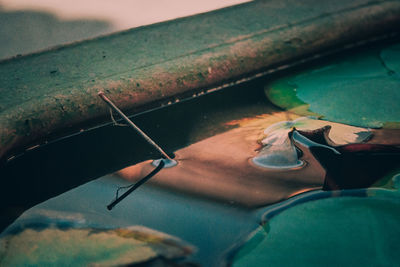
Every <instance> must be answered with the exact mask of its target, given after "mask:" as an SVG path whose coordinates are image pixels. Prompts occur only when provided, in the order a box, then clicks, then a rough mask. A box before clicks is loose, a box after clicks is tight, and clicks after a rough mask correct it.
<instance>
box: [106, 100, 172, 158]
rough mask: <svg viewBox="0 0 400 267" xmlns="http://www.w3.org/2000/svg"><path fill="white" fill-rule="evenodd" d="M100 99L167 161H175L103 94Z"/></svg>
mask: <svg viewBox="0 0 400 267" xmlns="http://www.w3.org/2000/svg"><path fill="white" fill-rule="evenodd" d="M98 95H99V97H100V98H101V99H102V100H103V101H104V102H106V103H107V105H108V106H110V108H112V109H113V110H115V111H116V112H117V113H118V114H119V115H120V116H121V118H122V119H123V120H124V121H125V122H126V123H128V125H129V126H131V127H132V128H133V129H134V130H135V131H136V132H138V133H139V134H140V135H141V136H142V137H143V138H144V139H145V140H146V141H147V142H148V143H149V144H150V145H152V146H153V147H154V148H155V149H157V150H158V151H159V152H160V153H161V154H162V155H163V156H164V157H165V158H166V159H168V160H170V161H173V159H171V157H170V156H168V154H167V153H166V152H165V151H164V150H163V149H162V148H161V147H160V146H159V145H157V144H156V142H154V141H153V140H152V139H151V138H150V137H149V136H148V135H147V134H146V133H144V132H143V131H142V130H141V129H140V128H139V127H137V126H136V124H134V123H133V122H132V121H131V120H130V119H129V118H128V117H127V116H126V115H125V114H124V113H123V112H122V111H121V110H120V109H119V108H118V107H117V106H116V105H115V104H114V103H113V102H112V101H111V100H110V99H109V98H108V97H107V96H106V95H105V94H104V93H103V92H99V93H98Z"/></svg>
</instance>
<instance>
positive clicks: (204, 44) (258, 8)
mask: <svg viewBox="0 0 400 267" xmlns="http://www.w3.org/2000/svg"><path fill="white" fill-rule="evenodd" d="M399 22H400V2H399V1H367V0H357V1H345V0H339V1H335V2H331V1H313V0H309V1H295V0H285V1H278V0H273V1H255V2H250V3H246V4H242V5H239V6H234V7H230V8H225V9H221V10H217V11H214V12H210V13H205V14H200V15H197V16H192V17H188V18H183V19H178V20H173V21H169V22H165V23H160V24H155V25H151V26H146V27H141V28H136V29H132V30H129V31H125V32H121V33H116V34H113V35H110V36H104V37H101V38H97V39H93V40H88V41H84V42H79V43H75V44H71V45H67V46H64V47H58V48H54V49H52V50H49V51H45V52H41V53H37V54H31V55H27V56H23V57H17V58H12V59H8V60H5V61H2V62H0V77H1V78H0V158H4V157H6V156H7V155H10V154H11V153H12V152H13V151H16V150H18V149H23V148H26V147H27V146H28V145H33V144H36V143H38V142H42V141H43V140H45V139H46V138H47V137H48V136H49V135H54V134H60V133H62V132H65V131H66V130H68V131H76V130H79V127H81V126H82V125H87V124H88V123H90V122H91V123H93V121H94V120H96V122H101V121H105V120H106V119H107V120H108V118H107V117H106V116H107V113H108V109H107V108H106V107H105V106H104V103H102V102H101V100H100V99H99V98H98V97H97V93H98V92H99V91H104V92H105V93H106V94H107V95H108V96H109V97H110V98H111V99H112V100H113V101H115V103H116V104H117V105H118V106H120V107H121V108H122V109H123V110H130V111H134V112H137V111H143V110H145V109H146V108H148V107H149V105H150V104H152V105H153V106H154V105H156V104H157V105H159V104H160V101H162V100H166V99H168V98H174V97H179V96H181V95H183V94H189V93H190V94H192V93H193V92H194V91H196V90H202V89H209V88H214V87H216V86H220V85H223V84H225V83H227V82H230V81H235V80H237V79H240V78H242V77H245V76H249V75H253V74H256V73H260V72H263V71H265V70H267V69H268V68H271V67H274V66H275V67H276V66H280V65H282V64H286V63H287V62H288V61H291V60H295V59H298V58H301V57H305V56H307V55H312V54H315V53H319V52H321V51H326V50H328V49H335V48H339V47H343V46H345V45H348V44H352V43H354V42H357V41H360V40H365V39H368V38H373V37H375V36H378V35H382V34H385V33H390V32H394V31H397V30H398V29H399Z"/></svg>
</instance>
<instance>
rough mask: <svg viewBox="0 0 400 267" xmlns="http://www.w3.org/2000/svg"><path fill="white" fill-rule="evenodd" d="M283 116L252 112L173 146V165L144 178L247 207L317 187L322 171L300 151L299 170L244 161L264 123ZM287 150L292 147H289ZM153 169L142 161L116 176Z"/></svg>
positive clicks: (137, 175)
mask: <svg viewBox="0 0 400 267" xmlns="http://www.w3.org/2000/svg"><path fill="white" fill-rule="evenodd" d="M287 115H288V114H285V112H278V113H272V114H266V115H263V116H258V117H256V118H255V119H253V120H247V123H242V125H241V126H240V127H238V128H235V129H232V130H229V131H226V132H225V133H222V134H218V135H215V136H213V137H210V138H207V139H204V140H202V141H200V142H197V143H195V144H192V145H190V146H188V147H185V148H183V149H180V150H177V151H176V152H175V155H176V157H175V159H176V160H177V161H178V165H177V166H175V167H173V168H169V169H164V170H162V171H160V172H159V173H158V174H157V175H156V176H154V178H152V180H150V181H149V182H150V183H153V184H157V185H159V186H164V187H168V188H172V189H174V190H178V191H184V192H189V193H190V194H196V195H201V196H204V197H207V198H212V199H218V200H221V201H225V202H231V203H238V204H241V205H245V206H253V207H254V206H261V205H266V204H271V203H275V202H278V201H281V200H284V199H286V198H288V197H289V196H291V195H293V194H294V193H295V192H299V191H304V190H313V189H319V188H322V185H323V183H324V177H325V172H324V170H323V169H322V168H321V166H320V165H319V164H318V162H316V161H315V159H314V158H313V157H311V156H310V155H304V157H303V160H305V161H307V162H308V164H306V165H305V166H304V167H302V168H294V169H290V168H287V169H276V168H263V167H258V166H255V165H253V164H251V163H250V162H251V159H252V158H254V157H255V156H256V155H258V154H259V152H257V150H258V148H259V147H260V145H259V142H258V141H259V138H260V136H261V135H262V132H263V130H264V129H265V127H268V126H269V125H270V124H271V123H272V122H276V121H279V119H280V118H282V117H286V116H287ZM245 121H246V120H245ZM236 123H239V124H240V123H241V122H236ZM260 128H261V129H260ZM287 139H288V138H287ZM288 142H290V140H289V139H288ZM288 148H289V149H293V150H294V147H293V146H292V145H288ZM261 153H263V152H261ZM294 153H296V151H294ZM296 159H297V154H296ZM153 168H154V167H153V166H152V165H151V164H150V163H149V161H145V162H142V163H140V164H136V165H133V166H131V167H128V168H125V169H123V170H121V171H119V172H118V173H117V174H118V175H119V176H120V177H123V178H124V179H127V180H130V181H136V180H138V179H140V178H142V177H143V176H144V175H146V174H147V173H148V172H150V171H151V170H152V169H153Z"/></svg>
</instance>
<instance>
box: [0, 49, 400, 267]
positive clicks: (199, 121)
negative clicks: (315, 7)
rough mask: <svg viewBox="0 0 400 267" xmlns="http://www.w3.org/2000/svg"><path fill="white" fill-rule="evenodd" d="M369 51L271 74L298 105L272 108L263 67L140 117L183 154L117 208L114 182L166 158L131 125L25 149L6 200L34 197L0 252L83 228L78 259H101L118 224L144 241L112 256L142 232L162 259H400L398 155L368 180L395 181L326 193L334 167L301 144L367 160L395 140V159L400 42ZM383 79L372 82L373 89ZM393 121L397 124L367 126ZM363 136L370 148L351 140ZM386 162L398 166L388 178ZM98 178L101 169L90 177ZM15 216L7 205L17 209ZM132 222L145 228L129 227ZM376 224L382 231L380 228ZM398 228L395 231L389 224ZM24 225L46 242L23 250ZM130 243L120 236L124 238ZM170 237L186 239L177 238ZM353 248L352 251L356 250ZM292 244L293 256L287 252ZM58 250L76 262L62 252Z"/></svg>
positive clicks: (276, 88) (11, 253)
mask: <svg viewBox="0 0 400 267" xmlns="http://www.w3.org/2000/svg"><path fill="white" fill-rule="evenodd" d="M363 53H364V54H360V55H358V56H351V58H350V59H348V60H347V61H344V62H334V63H332V64H330V65H328V66H327V67H324V68H317V69H315V70H313V71H310V72H307V73H304V74H297V75H295V76H291V77H289V78H284V79H281V80H278V81H276V82H272V83H269V84H270V87H269V88H272V89H270V91H268V93H267V95H268V96H270V97H271V99H272V101H273V102H274V103H277V104H278V105H280V106H282V107H284V108H288V109H292V108H294V109H292V110H289V111H284V110H282V109H279V108H277V107H275V106H273V105H272V104H271V103H270V102H269V100H268V99H267V98H266V97H265V95H264V88H263V86H264V84H265V83H266V79H265V78H263V79H260V80H257V81H255V82H251V83H248V84H245V85H240V86H236V87H235V88H229V90H224V91H220V92H216V93H214V94H212V95H211V94H210V95H206V96H203V97H200V98H197V99H191V100H187V101H181V102H180V103H178V104H174V105H171V106H166V107H164V108H162V109H159V110H153V111H151V112H149V113H143V114H139V115H135V116H133V117H132V120H134V121H135V123H137V124H138V125H139V126H140V127H141V128H142V129H143V130H144V131H145V132H146V133H147V134H148V135H149V136H151V137H152V138H153V139H154V140H155V141H156V142H157V143H158V144H159V145H160V146H162V147H163V148H165V149H166V150H167V151H168V152H173V153H174V154H175V160H176V161H177V163H178V164H177V165H176V166H170V167H169V168H164V169H162V170H161V171H160V172H159V173H158V174H156V176H155V177H153V178H152V179H150V181H149V182H148V183H147V184H144V185H143V186H141V187H140V188H138V189H137V190H136V191H135V192H134V193H133V194H131V195H129V196H128V197H127V198H125V199H124V200H123V201H121V202H120V203H119V204H118V205H116V206H115V207H114V209H112V210H111V211H108V210H107V208H106V207H107V205H108V204H109V203H110V202H111V201H112V200H113V199H114V198H115V194H116V192H117V190H118V189H119V188H120V187H125V186H128V185H129V184H130V183H132V182H135V181H137V180H139V179H141V178H143V177H144V176H145V175H147V174H148V173H149V172H151V171H152V170H153V169H154V168H155V167H154V164H152V161H153V160H154V159H158V158H159V154H158V153H157V152H156V151H154V149H152V148H151V147H149V146H148V145H147V144H145V143H144V142H143V140H142V139H141V137H140V136H137V135H136V134H135V133H134V132H132V131H131V129H129V128H128V127H120V126H112V125H106V126H103V127H100V128H97V129H92V130H83V131H82V132H81V133H80V134H78V135H74V136H70V137H69V138H65V139H61V140H58V141H57V142H49V144H48V145H46V146H43V147H38V148H35V149H32V150H29V151H27V152H26V153H25V154H24V155H22V156H20V157H18V156H17V157H15V159H13V160H10V162H9V163H8V165H7V166H6V168H5V169H4V170H2V174H4V175H5V176H6V177H7V178H8V180H7V181H8V184H7V187H4V188H3V189H2V192H3V194H1V200H2V201H3V203H4V206H5V207H6V208H9V209H11V210H13V209H16V208H20V209H22V210H24V209H27V208H30V207H32V208H30V209H29V210H27V211H25V212H24V213H23V214H22V215H21V216H20V217H19V218H18V219H17V220H16V221H15V222H13V223H12V224H11V225H9V227H8V228H7V229H6V230H5V231H3V232H2V233H1V235H0V242H1V243H0V255H2V258H3V259H6V260H8V262H13V261H12V260H13V259H14V260H15V259H18V260H19V259H21V261H20V262H21V265H23V264H24V263H26V262H31V260H30V258H29V257H30V256H32V257H36V255H39V254H43V253H45V252H46V251H47V250H51V249H52V246H57V244H56V243H57V241H56V238H52V237H50V236H58V237H60V240H64V239H68V238H69V236H76V238H78V239H79V238H81V237H82V236H85V235H86V236H90V238H93V240H92V241H93V242H88V243H85V242H82V244H83V243H85V244H86V245H85V246H86V247H85V249H83V250H82V251H85V253H86V254H85V255H83V254H82V257H83V258H85V260H87V259H89V262H100V263H102V262H106V263H107V260H108V259H103V258H101V259H100V260H99V259H97V258H96V259H95V258H91V257H92V256H93V255H94V254H96V253H94V252H93V251H98V252H99V253H103V252H104V251H106V249H104V247H103V245H104V244H102V242H100V241H99V239H98V238H104V240H108V239H107V238H111V239H113V238H115V236H112V235H110V234H111V233H112V234H114V233H116V232H118V233H120V232H121V231H123V232H124V233H126V234H127V236H129V237H133V239H134V241H132V240H128V241H127V240H123V242H122V243H119V241H115V240H114V239H113V240H114V241H115V244H118V245H116V246H115V247H113V248H115V250H113V251H114V252H115V253H116V254H113V257H114V258H113V259H115V258H119V257H118V253H119V252H121V253H122V250H123V251H125V248H126V247H125V243H124V242H134V243H135V245H140V246H141V249H143V251H145V252H146V253H148V254H146V253H145V252H143V253H140V255H139V256H140V257H139V258H138V261H137V262H143V261H146V260H151V259H160V257H161V258H162V259H164V260H173V262H174V263H176V262H177V263H188V262H192V263H196V264H200V265H202V266H221V265H226V264H230V263H232V264H233V265H235V266H251V264H254V266H256V265H257V266H259V265H260V262H263V264H265V262H269V263H270V264H271V265H274V264H278V263H282V264H280V265H284V263H287V264H292V263H298V262H299V263H300V265H301V264H302V263H304V264H310V265H313V264H314V263H321V262H323V261H322V260H323V259H328V258H329V257H330V256H332V253H331V252H332V251H336V250H337V251H336V254H335V255H336V256H337V257H338V258H337V259H336V258H335V260H333V261H332V262H333V263H336V264H345V263H352V261H353V260H354V259H355V260H360V262H362V261H363V259H362V258H361V257H362V255H363V253H364V254H365V253H371V255H374V257H376V258H374V260H375V259H376V261H377V263H382V262H381V261H380V260H381V258H379V257H382V255H383V256H384V257H385V259H384V260H385V261H384V263H391V262H393V261H395V260H398V257H397V256H396V255H397V254H396V255H394V254H393V251H394V250H391V249H390V248H391V247H395V243H394V240H397V239H393V238H394V237H395V238H398V237H400V234H399V233H398V232H397V231H395V229H394V228H395V225H396V224H398V223H399V221H400V218H399V217H398V216H397V215H396V214H397V212H396V211H397V210H398V208H399V203H400V202H399V201H398V200H399V199H400V198H399V193H398V191H397V189H398V186H397V184H398V179H397V178H396V179H397V180H396V179H392V178H393V175H392V174H393V171H394V170H395V169H396V168H397V167H398V166H397V165H396V164H397V162H395V160H393V162H395V164H394V165H393V166H391V165H390V166H389V165H388V167H387V168H386V169H385V172H384V173H383V174H381V175H380V176H379V177H373V178H374V180H371V181H368V182H369V184H361V186H360V187H369V186H371V185H372V186H374V187H376V186H380V187H384V188H386V189H376V188H375V189H352V190H340V191H322V188H323V187H324V186H325V183H326V177H327V173H328V174H332V173H329V171H330V169H329V168H327V167H326V165H324V163H321V161H320V160H321V159H322V158H323V157H320V158H319V157H318V155H316V154H314V152H315V151H313V150H312V149H309V147H307V146H302V145H304V144H305V143H307V142H308V144H311V145H310V146H314V145H316V146H318V147H320V148H324V149H328V151H330V152H332V151H340V153H342V154H343V153H345V152H346V153H347V152H348V153H353V152H357V153H359V152H360V151H361V150H362V149H364V150H362V151H361V152H362V153H364V154H365V155H366V156H365V158H368V157H369V154H368V153H371V151H372V152H373V153H372V154H374V155H375V154H376V153H375V152H376V150H374V149H375V148H377V147H378V148H382V147H381V146H380V145H385V146H384V149H383V150H382V151H383V152H384V155H385V156H388V157H391V156H392V155H395V156H396V158H395V159H397V158H398V157H399V153H398V149H399V148H398V146H399V144H400V134H399V129H396V125H397V124H396V123H398V122H400V114H399V109H396V108H395V107H397V106H398V103H400V100H399V97H400V95H399V94H398V93H399V92H400V91H399V90H398V89H399V79H398V76H396V75H397V69H398V64H397V61H396V60H395V59H396V58H397V55H398V46H394V45H392V46H390V47H389V48H385V49H383V50H382V49H381V48H380V49H375V50H372V52H371V51H370V52H368V53H366V52H363ZM380 58H381V59H382V60H383V61H380ZM389 69H390V70H389ZM374 85H376V88H375V89H374V88H372V89H368V90H367V89H365V88H366V87H367V86H372V87H373V86H374ZM352 86H353V87H354V89H353V87H352ZM322 87H323V88H322ZM368 88H369V87H368ZM295 89H296V90H295ZM383 91H385V92H386V93H384V94H382V92H383ZM366 92H368V94H367V93H366ZM277 97H278V98H277ZM343 98H344V99H345V101H342V100H343ZM278 100H282V102H279V101H278ZM285 101H286V102H285ZM327 101H328V102H327ZM305 103H308V104H306V108H304V104H305ZM299 105H300V107H298V106H299ZM302 105H303V106H302ZM381 106H382V107H381ZM350 107H351V109H350ZM354 108H355V109H354ZM373 109H374V110H375V111H374V112H373V111H372V110H373ZM355 110H356V111H355ZM315 113H318V114H322V115H324V120H318V119H316V118H315V117H314V118H311V117H300V115H299V114H302V115H304V114H306V115H310V114H314V115H315ZM363 118H365V119H363ZM330 119H331V120H334V121H335V122H330V121H329V120H330ZM337 122H345V123H347V124H351V125H356V126H357V127H354V126H350V125H345V124H341V123H337ZM389 122H391V123H392V124H391V129H389V128H388V127H385V128H383V129H370V128H368V127H380V126H387V125H388V123H389ZM296 136H297V137H298V136H300V137H301V138H303V139H301V138H299V139H296ZM304 138H305V139H304ZM308 138H310V139H308ZM306 139H307V140H308V141H307V142H305V143H301V142H302V140H303V141H304V140H306ZM353 143H357V144H359V143H361V144H362V146H358V147H357V146H356V147H349V146H348V145H349V144H350V145H351V144H353ZM99 144H101V145H99ZM374 145H378V146H374ZM393 147H395V148H393ZM392 148H393V149H392ZM357 149H358V150H357ZM360 149H361V150H360ZM60 151H61V152H60ZM382 151H380V152H382ZM378 152H379V151H378ZM386 152H388V153H389V152H390V153H392V154H390V153H389V154H385V153H386ZM335 153H336V152H335ZM340 153H339V152H338V154H340ZM393 153H394V154H393ZM396 153H397V154H396ZM359 154H360V153H359ZM364 154H363V155H364ZM378 156H379V155H378ZM348 159H349V157H343V158H340V160H348ZM335 163H337V162H336V161H335ZM353 165H354V164H352V162H350V164H347V165H346V164H344V165H343V166H346V167H345V169H346V168H347V169H346V170H349V172H348V173H353V172H358V171H357V170H351V171H350V169H351V168H353V167H354V166H355V165H354V166H353ZM369 165H370V166H369V167H371V166H372V167H374V166H375V165H376V164H375V165H374V164H369ZM340 166H342V165H340ZM380 166H381V165H380ZM378 167H379V166H378ZM346 170H345V171H346ZM107 173H114V174H107ZM387 173H391V175H392V176H390V177H389V176H385V177H383V175H384V174H385V175H386V174H387ZM328 176H329V175H328ZM26 177H29V179H26ZM96 177H101V178H99V179H96V180H93V181H90V180H92V179H94V178H96ZM388 177H389V178H388ZM396 177H397V176H396ZM350 178H351V177H350ZM21 181H23V183H24V184H23V185H24V186H21V184H22V182H21ZM86 182H87V183H86ZM84 183H86V184H84ZM82 184H83V185H82ZM78 185H80V186H78ZM77 186H78V187H77ZM357 186H358V185H357ZM74 187H76V188H74ZM10 188H18V190H15V191H12V190H10ZM72 188H73V189H72ZM393 188H395V189H393ZM70 189H72V190H70ZM340 189H342V188H340ZM122 191H123V190H122ZM61 193H62V194H61ZM49 198H50V199H49ZM45 200H47V201H45ZM43 201H44V202H43ZM38 203H40V204H38ZM36 204H37V205H36ZM5 210H6V209H5ZM6 211H7V210H6ZM4 214H6V213H4ZM7 214H8V213H7ZM13 216H16V215H15V214H14V215H13ZM5 217H7V216H5ZM13 218H15V217H12V216H11V215H10V219H9V220H12V219H13ZM380 218H385V222H383V223H382V222H380ZM3 220H4V219H3ZM8 222H9V221H8V220H6V223H8ZM2 224H4V223H2ZM260 224H263V226H262V227H260ZM143 226H144V227H146V228H145V229H146V231H144V232H146V233H148V231H150V230H149V229H151V231H153V230H154V231H156V232H151V233H152V234H148V235H146V234H144V233H143V232H142V230H143V229H144V228H142V227H143ZM132 227H133V228H132ZM127 229H128V230H127ZM129 229H131V230H132V229H141V230H135V231H134V234H132V231H131V230H129ZM371 229H377V231H378V232H379V235H377V236H373V235H372V234H371V233H372V232H373V231H372V230H371ZM393 229H394V230H393ZM388 230H390V231H394V234H393V236H390V234H389V233H388ZM68 231H71V232H68ZM254 231H255V232H254ZM252 232H253V234H252V235H251V236H250V237H249V234H250V233H252ZM69 233H70V234H69ZM26 234H29V237H30V239H37V240H41V238H43V240H44V241H43V242H38V247H40V249H37V250H35V249H36V248H34V249H33V250H32V251H31V252H27V250H28V247H27V246H25V247H24V246H19V245H18V243H19V242H25V241H24V240H27V239H26V238H25V237H24V235H26ZM50 234H51V235H50ZM96 234H99V235H96ZM18 235H20V236H18ZM45 236H48V240H45V239H46V237H45ZM100 236H101V237H100ZM144 236H145V237H146V238H144V239H143V237H144ZM160 236H161V237H160ZM359 236H362V237H363V238H358V237H359ZM364 237H368V238H369V239H373V242H372V243H368V242H367V239H364ZM138 238H139V241H140V242H142V243H140V242H139V241H138V240H136V239H138ZM154 240H158V241H160V240H169V241H167V242H164V241H163V242H161V243H162V246H161V247H160V246H158V245H159V244H158V245H157V246H153V245H154V242H153V241H154ZM171 240H173V241H171ZM344 240H345V241H344ZM53 241H54V242H53ZM245 241H248V242H245ZM386 241H387V242H386ZM105 242H106V241H105ZM138 242H139V243H138ZM152 242H153V243H152ZM33 243H34V242H33ZM39 243H40V244H39ZM106 243H107V244H108V242H106ZM111 244H114V243H113V242H110V244H109V245H111ZM121 244H122V247H124V248H123V249H121V250H119V245H121ZM39 245H40V246H39ZM62 245H67V246H68V245H71V246H75V249H76V247H79V246H80V245H77V244H75V243H73V242H72V243H68V242H62ZM164 245H165V246H164ZM33 246H34V245H33ZM170 246H172V247H174V248H182V249H181V250H179V249H178V251H176V250H170V249H171V247H170ZM88 247H90V249H87V248H88ZM338 248H339V249H338ZM61 250H62V249H61ZM61 250H60V251H61ZM35 251H36V252H37V253H38V254H35V253H36V252H35ZM60 251H59V252H60ZM77 251H79V249H77ZM118 251H119V252H118ZM171 251H172V252H171ZM347 251H352V253H353V254H354V259H352V258H350V256H349V255H353V254H351V253H350V254H346V252H347ZM18 253H19V254H18ZM30 253H31V254H30ZM77 253H78V252H77ZM291 253H294V254H293V255H294V256H293V257H287V255H289V254H291ZM23 255H26V258H24V256H23ZM146 255H151V256H149V257H147V258H146ZM142 256H143V257H144V258H141V257H142ZM38 257H39V256H38ZM145 258H146V259H145ZM177 258H178V259H177ZM23 259H25V260H26V261H23ZM120 259H125V257H123V256H121V257H120ZM51 260H54V261H53V262H57V263H60V264H64V263H65V264H66V263H68V262H67V261H66V260H67V257H65V254H63V253H61V252H60V253H58V254H56V255H54V258H53V259H49V261H50V262H51ZM103 260H105V261H103ZM264 260H267V261H265V262H264ZM294 261H296V262H294ZM82 262H85V263H87V262H86V261H84V260H83V261H82ZM131 262H132V263H133V262H135V261H134V260H132V261H131ZM112 263H113V262H112ZM122 263H124V262H122Z"/></svg>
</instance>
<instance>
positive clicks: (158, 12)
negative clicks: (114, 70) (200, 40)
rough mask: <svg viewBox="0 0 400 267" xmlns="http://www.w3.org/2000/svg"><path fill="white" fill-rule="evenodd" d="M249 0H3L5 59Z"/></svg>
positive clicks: (0, 45)
mask: <svg viewBox="0 0 400 267" xmlns="http://www.w3.org/2000/svg"><path fill="white" fill-rule="evenodd" d="M243 2H249V0H202V1H197V0H112V1H111V0H69V1H65V0H0V60H1V59H5V58H9V57H12V56H16V55H23V54H28V53H32V52H36V51H40V50H44V49H47V48H49V47H53V46H56V45H61V44H66V43H71V42H74V41H78V40H83V39H87V38H93V37H96V36H99V35H103V34H108V33H112V32H117V31H121V30H126V29H130V28H134V27H138V26H142V25H148V24H153V23H156V22H161V21H166V20H171V19H175V18H179V17H185V16H190V15H194V14H198V13H203V12H207V11H210V10H214V9H219V8H223V7H227V6H231V5H236V4H240V3H243Z"/></svg>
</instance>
